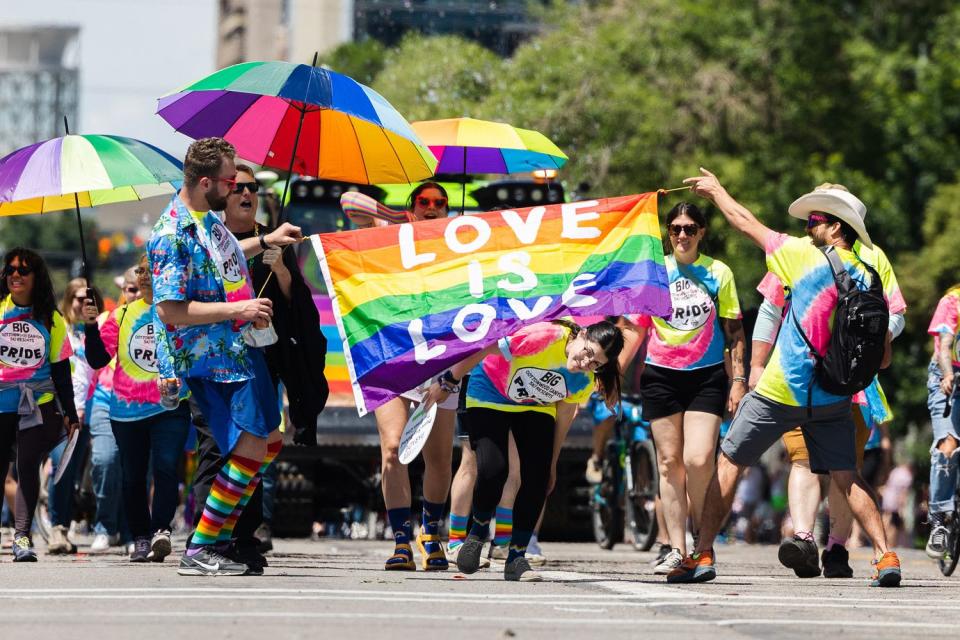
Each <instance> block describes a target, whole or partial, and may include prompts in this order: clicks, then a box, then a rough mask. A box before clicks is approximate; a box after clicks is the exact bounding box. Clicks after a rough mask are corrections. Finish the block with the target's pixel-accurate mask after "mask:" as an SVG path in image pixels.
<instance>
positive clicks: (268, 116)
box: [157, 59, 437, 184]
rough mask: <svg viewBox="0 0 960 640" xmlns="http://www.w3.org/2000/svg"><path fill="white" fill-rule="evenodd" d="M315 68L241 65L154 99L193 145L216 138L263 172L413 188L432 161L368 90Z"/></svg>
mask: <svg viewBox="0 0 960 640" xmlns="http://www.w3.org/2000/svg"><path fill="white" fill-rule="evenodd" d="M315 63H316V59H314V65H306V64H293V63H289V62H245V63H242V64H237V65H233V66H231V67H226V68H225V69H220V70H219V71H216V72H214V73H213V74H211V75H209V76H207V77H206V78H203V79H202V80H199V81H197V82H194V83H192V84H189V85H187V86H185V87H183V88H182V89H179V90H178V91H176V92H174V93H172V94H169V95H167V96H164V97H162V98H160V99H159V101H158V105H157V113H158V114H159V115H160V117H162V118H163V119H164V120H166V121H167V122H168V123H170V125H171V126H173V128H174V129H176V130H177V131H179V132H181V133H184V134H186V135H188V136H190V137H191V138H204V137H209V136H217V137H221V138H224V139H226V140H227V141H228V142H230V143H231V144H233V146H234V147H235V148H236V150H237V155H238V156H240V157H241V158H244V159H246V160H249V161H251V162H255V163H257V164H259V165H262V166H266V167H273V168H277V169H282V170H286V171H290V172H297V173H300V174H301V175H309V176H317V177H321V178H327V179H330V180H343V181H345V182H355V183H359V184H375V183H396V182H415V181H417V180H421V179H424V178H428V177H430V176H432V175H433V174H434V168H435V167H436V165H437V160H436V158H435V157H434V156H433V154H432V153H431V152H430V149H428V148H427V146H426V145H424V144H423V143H422V142H421V141H420V139H419V138H418V137H417V134H416V133H415V132H414V130H413V129H412V128H411V127H410V124H409V123H408V122H407V121H406V120H405V119H404V118H403V116H401V115H400V114H399V113H398V112H397V111H396V109H394V108H393V107H392V106H391V105H390V103H388V102H387V101H386V100H385V99H384V98H383V97H382V96H381V95H380V94H378V93H377V92H376V91H374V90H373V89H371V88H369V87H367V86H364V85H362V84H360V83H359V82H356V81H355V80H353V79H352V78H349V77H347V76H344V75H341V74H339V73H336V72H334V71H330V70H329V69H323V68H319V67H317V66H315Z"/></svg>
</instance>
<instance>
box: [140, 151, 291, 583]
mask: <svg viewBox="0 0 960 640" xmlns="http://www.w3.org/2000/svg"><path fill="white" fill-rule="evenodd" d="M234 156H235V151H234V148H233V146H232V145H231V144H230V143H228V142H226V141H225V140H223V139H221V138H203V139H201V140H197V141H196V142H194V143H193V144H192V145H190V148H189V149H187V156H186V158H185V159H184V162H183V187H182V188H181V189H180V191H179V192H178V193H177V194H176V195H175V196H174V197H173V200H172V201H171V203H170V206H169V207H168V209H167V211H166V212H165V213H163V214H162V215H161V216H160V219H159V220H158V221H157V224H156V226H155V227H154V229H153V233H152V235H151V237H150V240H149V242H148V245H147V253H148V256H149V260H150V270H151V273H152V277H153V290H154V301H155V303H156V305H157V315H158V316H159V319H160V322H162V323H163V324H164V325H166V340H167V344H165V345H158V353H169V356H170V357H168V358H159V357H158V367H159V369H160V378H161V384H163V385H165V386H171V381H173V385H175V384H176V380H175V379H176V378H182V379H183V380H184V381H185V382H186V384H187V387H188V388H189V389H190V392H191V393H192V395H193V397H194V399H195V400H196V403H197V405H198V406H199V407H200V410H201V411H202V412H203V415H204V417H205V418H206V421H207V424H208V426H209V428H210V432H211V434H212V435H213V438H214V440H216V442H217V446H218V447H219V449H220V451H222V452H223V453H224V457H225V461H224V463H223V466H222V468H221V469H220V472H219V474H218V475H217V478H216V480H215V481H214V483H213V487H212V488H211V490H210V495H209V497H208V498H207V501H206V504H205V505H204V509H203V515H202V517H201V519H200V522H199V523H198V525H197V527H196V529H195V530H194V532H193V535H192V536H191V537H190V539H189V540H188V541H187V548H186V551H185V553H184V555H183V558H181V560H180V568H179V569H178V573H180V574H181V575H242V574H244V573H246V572H247V566H246V565H245V564H242V563H240V562H235V561H233V560H230V559H228V558H227V557H226V556H224V555H223V552H224V551H226V549H227V548H228V547H229V543H230V539H231V537H232V534H233V528H234V526H235V525H236V522H237V519H238V518H239V516H240V513H241V512H242V511H243V508H244V506H245V505H246V503H247V502H248V501H249V499H250V496H251V495H252V493H253V491H254V489H255V488H256V485H257V483H258V478H259V473H260V472H261V471H262V470H263V469H265V468H266V467H267V466H269V464H270V462H271V461H272V460H273V457H275V456H276V453H277V452H278V451H279V449H280V442H281V437H280V432H279V430H278V426H279V425H280V413H279V410H278V408H277V395H276V389H275V388H274V386H273V383H272V381H271V377H270V372H269V371H268V370H267V365H266V361H265V359H264V356H263V353H262V351H261V350H260V349H258V348H256V346H251V345H258V344H260V343H259V342H258V339H257V336H256V334H255V333H253V332H254V331H255V330H260V329H265V328H267V326H268V325H269V323H270V318H271V316H272V315H273V305H272V303H271V301H270V300H269V299H266V298H256V297H255V296H254V292H253V288H252V286H251V280H250V273H249V271H248V269H247V258H250V257H253V256H256V255H258V254H259V253H261V252H263V251H265V250H267V249H270V248H271V247H282V246H286V245H288V244H293V243H295V242H299V241H300V240H301V239H302V234H301V233H300V229H299V228H297V227H294V226H293V225H290V224H284V225H281V227H280V228H279V229H277V230H276V231H273V232H271V233H269V234H261V235H260V236H259V237H256V238H249V239H246V240H241V241H238V240H237V239H236V238H235V237H234V236H233V234H232V233H230V231H229V230H228V229H227V228H226V227H225V226H224V224H223V223H222V222H221V221H220V219H219V218H218V217H217V216H216V215H215V214H214V213H213V212H214V211H222V210H223V209H225V208H226V206H227V196H228V195H229V194H230V193H231V192H232V191H233V190H235V189H236V183H237V179H236V178H237V170H236V166H235V164H234ZM157 333H158V335H164V332H162V331H158V332H157ZM164 391H165V392H166V393H169V390H168V389H165V390H164Z"/></svg>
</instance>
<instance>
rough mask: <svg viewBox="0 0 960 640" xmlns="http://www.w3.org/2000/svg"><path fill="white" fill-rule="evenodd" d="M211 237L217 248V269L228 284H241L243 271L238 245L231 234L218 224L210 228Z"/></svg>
mask: <svg viewBox="0 0 960 640" xmlns="http://www.w3.org/2000/svg"><path fill="white" fill-rule="evenodd" d="M210 235H211V236H212V237H213V243H214V246H215V247H216V253H217V255H216V256H215V258H216V260H215V262H216V263H217V269H218V270H219V271H220V275H221V277H223V279H224V281H226V282H231V283H234V282H240V280H242V279H243V271H242V270H241V268H240V257H239V256H238V255H237V249H236V245H234V243H233V240H232V239H231V237H230V232H229V231H227V229H226V227H224V226H223V225H222V224H220V223H217V224H215V225H213V226H212V227H211V228H210Z"/></svg>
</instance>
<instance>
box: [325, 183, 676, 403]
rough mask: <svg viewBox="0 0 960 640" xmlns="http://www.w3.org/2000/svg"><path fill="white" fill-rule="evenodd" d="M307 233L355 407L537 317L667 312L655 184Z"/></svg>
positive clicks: (379, 399) (387, 395)
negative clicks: (587, 197)
mask: <svg viewBox="0 0 960 640" xmlns="http://www.w3.org/2000/svg"><path fill="white" fill-rule="evenodd" d="M312 242H313V247H314V250H315V251H316V253H317V258H318V260H319V262H320V268H321V270H322V272H323V276H324V279H325V280H326V284H327V290H328V292H329V294H330V298H331V303H332V307H333V313H334V317H335V318H336V321H337V327H338V329H339V332H340V337H341V338H342V340H343V350H344V355H345V356H346V362H347V368H348V370H349V372H350V380H351V384H352V386H353V391H354V396H355V398H356V402H357V409H358V410H359V413H360V415H364V414H365V413H367V412H369V411H372V410H374V409H376V408H377V407H378V406H380V405H382V404H383V403H385V402H386V401H388V400H390V399H391V398H394V397H396V396H398V395H400V394H401V393H403V392H405V391H408V390H410V389H413V388H414V387H416V386H417V385H419V384H420V383H422V382H424V381H425V380H428V379H430V378H431V377H433V376H436V375H437V374H439V373H441V372H443V371H445V370H446V369H448V368H450V367H451V366H453V365H454V364H455V363H457V362H459V361H460V360H462V359H464V358H465V357H467V356H469V355H470V354H471V353H474V352H476V351H478V350H480V349H482V348H484V347H487V346H489V345H490V344H493V343H494V342H496V341H497V340H498V339H500V338H502V337H504V336H507V335H510V334H511V333H513V332H515V331H517V330H518V329H520V328H521V327H522V326H524V325H527V324H530V323H533V322H542V321H545V320H553V319H556V318H561V317H564V316H573V317H578V316H594V317H595V316H606V315H624V314H646V315H652V316H660V317H669V316H670V313H671V306H670V293H669V289H668V283H669V280H668V278H667V271H666V267H665V266H664V261H663V243H662V240H661V236H660V224H659V220H658V218H657V194H656V193H645V194H642V195H632V196H622V197H619V198H608V199H604V200H591V201H585V202H573V203H567V204H557V205H549V206H539V207H531V208H528V209H518V210H511V211H492V212H489V213H482V214H479V215H467V216H459V217H455V218H444V219H440V220H425V221H422V222H415V223H407V224H400V225H393V226H389V227H376V228H372V229H363V230H356V231H346V232H339V233H328V234H320V235H317V236H313V238H312Z"/></svg>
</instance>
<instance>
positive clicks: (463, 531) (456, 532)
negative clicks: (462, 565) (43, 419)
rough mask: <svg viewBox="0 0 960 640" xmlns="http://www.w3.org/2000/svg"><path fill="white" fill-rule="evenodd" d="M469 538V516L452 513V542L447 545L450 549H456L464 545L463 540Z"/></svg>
mask: <svg viewBox="0 0 960 640" xmlns="http://www.w3.org/2000/svg"><path fill="white" fill-rule="evenodd" d="M466 537H467V516H458V515H457V514H455V513H452V512H451V513H450V541H449V542H448V543H447V548H448V549H456V548H457V547H459V546H460V545H461V544H463V539H464V538H466Z"/></svg>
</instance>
